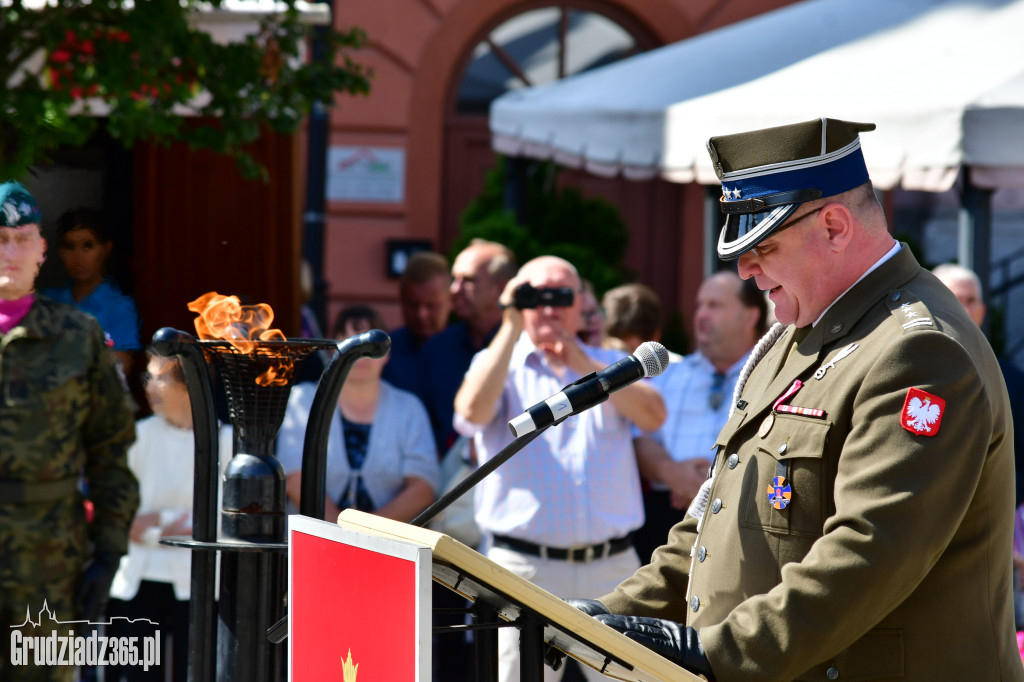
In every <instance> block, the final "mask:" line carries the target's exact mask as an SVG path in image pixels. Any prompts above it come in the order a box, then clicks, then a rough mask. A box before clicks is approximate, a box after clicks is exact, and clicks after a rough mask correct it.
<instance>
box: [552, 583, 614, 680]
mask: <svg viewBox="0 0 1024 682" xmlns="http://www.w3.org/2000/svg"><path fill="white" fill-rule="evenodd" d="M564 601H565V603H566V604H568V605H569V606H574V607H576V608H577V609H579V610H580V611H582V612H583V613H585V614H587V615H588V616H591V617H594V616H599V615H602V614H604V615H608V614H609V613H610V611H608V607H606V606H605V605H604V604H602V603H601V602H599V601H597V600H596V599H566V600H564ZM564 662H565V654H563V653H562V652H561V651H559V650H558V649H556V648H555V647H553V646H551V645H550V644H548V645H547V646H546V647H545V648H544V663H545V665H547V666H548V667H549V668H551V669H552V670H558V669H560V668H561V667H562V663H564Z"/></svg>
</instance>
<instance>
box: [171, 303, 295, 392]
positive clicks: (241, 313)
mask: <svg viewBox="0 0 1024 682" xmlns="http://www.w3.org/2000/svg"><path fill="white" fill-rule="evenodd" d="M188 309H189V310H191V311H192V312H194V313H198V314H199V317H197V318H196V319H195V325H196V333H197V334H199V338H200V339H203V340H221V341H227V342H229V343H230V344H231V345H232V346H234V347H235V349H237V350H238V351H239V352H240V353H249V354H251V353H253V352H254V351H255V349H256V341H285V340H286V338H285V335H284V334H283V333H282V332H281V330H279V329H270V324H271V323H272V322H273V321H274V311H273V309H272V308H271V307H270V306H269V305H267V304H266V303H257V304H256V305H242V302H241V301H239V300H238V297H237V296H222V295H220V294H218V293H217V292H216V291H211V292H208V293H205V294H203V295H202V296H200V297H199V298H197V299H196V300H194V301H190V302H189V304H188ZM273 360H274V361H275V362H274V364H273V365H272V366H271V367H268V368H267V369H266V370H265V371H264V372H263V373H262V374H260V375H259V376H258V377H256V383H257V384H259V385H260V386H283V385H285V384H287V383H288V379H289V377H290V376H291V373H292V367H293V365H294V364H295V363H294V362H293V361H292V359H291V358H290V357H289V356H288V355H287V354H285V353H278V354H275V355H274V356H273Z"/></svg>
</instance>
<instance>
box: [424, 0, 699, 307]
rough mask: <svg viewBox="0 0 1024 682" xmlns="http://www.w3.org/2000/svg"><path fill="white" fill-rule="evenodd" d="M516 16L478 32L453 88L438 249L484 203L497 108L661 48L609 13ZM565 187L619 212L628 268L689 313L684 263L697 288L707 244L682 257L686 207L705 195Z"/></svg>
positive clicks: (572, 173) (565, 7) (541, 10)
mask: <svg viewBox="0 0 1024 682" xmlns="http://www.w3.org/2000/svg"><path fill="white" fill-rule="evenodd" d="M517 10H519V11H517V12H515V13H508V14H505V15H501V16H499V17H497V18H496V19H495V20H494V22H493V23H492V24H491V26H490V28H488V29H487V30H485V31H482V32H481V36H480V38H479V39H478V40H476V41H475V42H473V43H471V45H472V47H471V48H470V49H467V51H466V54H465V56H464V58H463V59H462V60H461V62H460V63H461V65H462V66H461V69H459V70H457V72H456V73H457V76H456V77H455V78H453V79H452V85H451V87H450V90H449V93H448V99H447V101H446V107H445V123H444V165H443V169H444V171H443V180H444V182H443V186H442V192H443V196H442V210H441V225H440V230H439V232H440V248H442V249H446V248H448V246H449V245H450V244H451V243H452V241H453V240H454V238H455V237H456V236H457V235H458V233H459V229H460V228H459V216H460V214H461V213H462V211H463V210H464V209H465V207H466V206H467V204H468V203H469V202H470V201H472V199H473V198H474V197H476V196H477V195H478V194H479V193H480V191H481V189H482V188H483V184H484V181H485V177H486V174H487V171H488V170H489V169H491V168H492V167H493V166H494V165H495V163H496V159H497V156H496V154H495V153H494V152H493V151H492V150H491V136H490V131H489V129H488V125H487V114H488V110H489V107H490V103H491V101H493V100H494V99H495V98H496V97H498V96H500V95H501V94H503V93H505V92H507V91H508V90H512V89H516V88H520V87H528V86H535V85H542V84H544V83H550V82H554V81H557V80H560V79H561V78H565V77H569V76H572V75H574V74H577V73H581V72H584V71H587V70H589V69H593V68H597V67H598V66H602V65H604V64H608V63H611V62H614V61H617V60H619V59H622V58H625V57H628V56H631V55H634V54H637V53H639V52H643V51H646V50H649V49H653V48H655V47H658V46H660V44H661V41H660V40H659V39H658V38H657V36H656V35H655V34H654V32H653V31H652V30H650V28H649V27H647V26H646V25H645V24H643V23H642V22H641V21H639V20H638V19H637V18H636V17H635V16H633V15H631V14H630V13H629V12H627V11H626V10H625V9H623V8H622V7H620V6H617V5H612V4H610V3H599V2H590V1H587V0H581V1H578V2H573V3H564V4H559V5H550V4H544V3H542V2H538V3H535V4H533V5H532V6H528V7H527V9H525V10H522V8H521V6H520V7H518V8H517ZM559 182H560V183H561V184H570V185H573V186H576V187H579V188H580V189H581V190H582V191H583V192H584V193H585V194H587V195H590V196H600V197H602V198H604V199H606V200H608V201H610V202H611V203H612V204H614V205H615V206H617V207H618V208H619V211H620V213H621V215H622V217H623V219H624V220H625V221H626V224H627V225H628V226H629V230H630V246H629V252H628V254H627V257H626V263H625V265H626V266H627V267H628V268H629V269H631V270H632V271H633V272H635V273H636V275H637V279H638V280H639V281H641V282H643V283H645V284H647V285H649V286H651V287H653V288H654V289H655V291H657V292H658V294H659V296H660V297H661V299H662V303H663V305H664V308H665V310H666V312H667V313H671V312H672V311H681V310H686V309H687V307H688V306H687V305H686V302H685V301H683V300H682V299H683V296H682V292H683V291H684V290H685V289H686V285H687V283H686V282H685V281H684V280H685V278H686V274H685V273H686V272H687V271H690V270H692V269H693V268H692V267H687V268H684V267H683V264H682V263H683V260H684V259H685V258H688V256H689V255H692V256H693V259H695V262H694V263H688V264H689V265H691V266H692V265H694V264H695V265H696V266H697V270H696V271H695V276H696V278H697V280H696V281H698V282H699V277H700V272H699V268H700V253H701V252H700V243H701V240H702V237H701V235H700V234H699V233H698V234H696V235H695V236H693V238H689V240H688V241H689V243H688V245H687V248H684V235H683V233H682V225H683V222H684V197H689V199H690V200H691V202H690V203H692V204H693V205H694V206H699V205H700V201H701V200H702V195H701V194H700V192H699V191H698V192H697V193H696V196H697V200H696V202H694V201H692V199H693V196H690V194H688V193H687V188H686V186H684V185H678V184H674V183H669V182H666V181H663V180H653V181H649V182H634V181H630V180H625V179H622V178H603V177H598V176H595V175H591V174H588V173H586V172H583V171H576V170H563V171H562V173H561V174H560V178H559ZM698 228H699V225H698ZM691 247H692V248H691ZM691 274H692V273H691ZM691 279H692V277H691ZM677 324H678V323H677Z"/></svg>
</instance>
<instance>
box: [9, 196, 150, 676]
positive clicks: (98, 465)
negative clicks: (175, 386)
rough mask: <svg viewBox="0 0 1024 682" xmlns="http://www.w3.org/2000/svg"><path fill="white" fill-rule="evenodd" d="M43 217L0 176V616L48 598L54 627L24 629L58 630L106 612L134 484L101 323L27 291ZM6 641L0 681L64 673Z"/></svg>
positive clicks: (42, 245)
mask: <svg viewBox="0 0 1024 682" xmlns="http://www.w3.org/2000/svg"><path fill="white" fill-rule="evenodd" d="M40 219H41V214H40V211H39V207H38V205H37V204H36V202H35V199H34V198H33V197H32V195H31V194H29V192H28V191H27V190H26V189H25V188H24V187H22V186H21V185H20V184H18V183H16V182H6V183H2V184H0V390H2V394H0V395H2V396H3V397H2V402H0V547H2V549H0V622H4V623H8V624H9V625H11V626H17V624H18V623H23V622H24V621H25V617H26V616H25V614H26V612H27V611H28V612H30V613H31V614H32V616H33V618H35V617H36V614H38V613H39V612H40V611H41V610H42V609H43V607H44V604H45V606H47V607H48V608H49V609H50V611H51V613H52V614H53V618H54V620H56V621H59V623H57V624H56V625H51V623H50V621H46V622H44V623H43V625H42V626H40V627H36V628H35V630H34V631H32V632H31V633H26V634H31V635H33V636H47V637H48V636H50V635H51V634H52V633H51V629H52V631H53V632H55V633H56V635H57V636H58V637H60V636H66V635H67V634H68V629H69V628H70V627H72V626H71V625H70V623H71V622H73V621H77V620H87V621H95V620H96V619H98V618H99V616H100V615H101V614H102V613H103V610H104V607H105V604H106V602H107V596H108V594H109V592H110V584H111V581H112V580H113V578H114V573H115V572H116V571H117V567H118V563H119V561H120V557H121V555H123V554H124V553H125V552H126V551H127V548H128V528H129V526H130V524H131V521H132V516H133V515H134V514H135V510H136V508H137V507H138V504H139V489H138V483H137V481H136V480H135V477H134V476H133V475H132V473H131V471H130V470H129V469H128V464H127V458H126V455H127V450H128V446H129V445H131V444H132V441H134V440H135V424H134V420H133V418H132V412H133V409H132V404H131V399H130V398H129V396H128V391H127V389H126V387H125V385H124V382H123V379H122V378H120V375H119V373H118V370H117V360H116V358H115V357H114V353H113V351H111V350H110V349H109V348H108V347H107V345H106V341H105V338H104V334H103V330H102V329H100V326H99V323H97V322H96V320H95V319H94V318H92V317H91V316H89V315H86V314H85V313H82V312H79V311H78V310H76V309H75V308H73V307H72V306H70V305H65V304H63V303H56V302H54V301H51V300H50V299H47V298H45V297H41V296H37V295H36V293H35V280H36V276H37V275H38V273H39V267H40V266H41V265H42V263H43V260H44V259H45V257H46V240H45V239H43V237H42V234H41V233H40V228H39V222H40ZM83 475H84V476H85V477H86V478H87V479H88V481H89V486H90V490H91V494H90V499H91V500H92V503H93V507H94V509H95V516H94V519H93V521H92V523H88V524H87V523H86V520H85V511H84V509H83V504H82V496H81V495H80V494H79V492H78V483H79V479H80V478H81V477H82V476H83ZM26 610H27V611H26ZM77 629H78V630H82V629H84V628H82V627H79V628H77ZM79 634H87V633H85V632H80V633H79ZM3 640H4V642H3V644H0V678H2V679H4V680H15V681H16V680H70V679H71V677H72V674H73V673H74V671H75V668H74V667H73V666H68V665H64V666H60V665H54V666H45V665H44V666H41V667H36V666H35V664H34V663H33V661H34V660H35V659H34V658H32V657H31V656H30V660H29V661H27V662H23V663H22V664H21V665H15V664H14V663H15V661H12V658H11V651H10V643H11V637H9V636H5V637H3ZM25 663H27V665H26V664H25Z"/></svg>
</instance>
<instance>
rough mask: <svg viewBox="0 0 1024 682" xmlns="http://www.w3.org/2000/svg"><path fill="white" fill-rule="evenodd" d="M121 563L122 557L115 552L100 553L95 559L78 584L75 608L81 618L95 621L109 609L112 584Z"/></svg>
mask: <svg viewBox="0 0 1024 682" xmlns="http://www.w3.org/2000/svg"><path fill="white" fill-rule="evenodd" d="M120 563H121V556H120V555H119V554H115V553H114V552H99V553H97V554H96V556H95V557H93V561H92V563H91V564H89V565H88V566H87V567H86V569H85V571H83V572H82V577H81V579H80V580H79V583H78V593H77V594H76V595H75V607H76V608H77V609H78V615H79V618H81V619H83V620H89V621H95V620H99V618H100V616H102V615H103V612H104V611H106V609H107V599H108V598H109V597H110V584H111V583H113V582H114V574H115V573H117V567H118V565H119V564H120Z"/></svg>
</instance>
